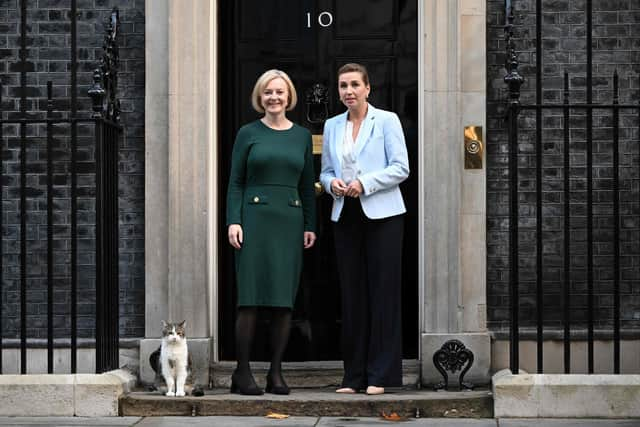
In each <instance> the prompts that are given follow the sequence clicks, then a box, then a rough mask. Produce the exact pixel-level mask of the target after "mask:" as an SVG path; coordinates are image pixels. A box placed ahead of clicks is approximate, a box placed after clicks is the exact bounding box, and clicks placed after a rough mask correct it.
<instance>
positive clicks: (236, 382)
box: [230, 371, 264, 396]
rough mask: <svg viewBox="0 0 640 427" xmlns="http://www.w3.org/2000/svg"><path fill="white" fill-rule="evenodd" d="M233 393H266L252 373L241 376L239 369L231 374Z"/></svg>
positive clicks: (258, 394) (250, 394)
mask: <svg viewBox="0 0 640 427" xmlns="http://www.w3.org/2000/svg"><path fill="white" fill-rule="evenodd" d="M230 391H231V393H237V394H245V395H249V396H260V395H261V394H264V392H263V391H262V389H261V388H260V387H258V385H257V384H256V381H255V380H254V379H253V376H252V375H251V374H248V376H245V377H241V376H240V375H239V374H238V371H233V374H232V375H231V390H230Z"/></svg>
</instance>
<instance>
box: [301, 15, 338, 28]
mask: <svg viewBox="0 0 640 427" xmlns="http://www.w3.org/2000/svg"><path fill="white" fill-rule="evenodd" d="M331 24H333V15H332V14H331V12H326V11H325V12H321V13H320V14H319V15H318V25H320V26H321V27H329V26H331ZM307 28H311V14H310V13H309V12H307Z"/></svg>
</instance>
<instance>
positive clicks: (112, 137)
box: [88, 9, 120, 373]
mask: <svg viewBox="0 0 640 427" xmlns="http://www.w3.org/2000/svg"><path fill="white" fill-rule="evenodd" d="M105 32H106V34H105V37H104V45H103V55H102V59H101V62H100V68H98V69H96V70H95V71H94V75H93V86H92V87H91V88H90V89H89V91H88V95H89V96H90V97H91V100H92V103H93V107H92V109H93V116H92V117H93V118H94V119H95V136H96V372H98V373H100V372H105V371H108V370H110V369H116V368H117V367H118V357H119V322H118V319H119V301H118V298H119V284H118V136H119V133H118V132H119V129H118V125H117V122H118V119H119V114H120V105H119V101H118V99H117V97H116V89H117V82H118V80H117V79H118V70H117V66H118V60H119V59H118V45H117V44H116V36H117V32H118V11H117V10H116V9H114V10H113V12H112V13H111V19H110V21H109V25H108V26H107V28H106V31H105ZM105 101H106V102H105Z"/></svg>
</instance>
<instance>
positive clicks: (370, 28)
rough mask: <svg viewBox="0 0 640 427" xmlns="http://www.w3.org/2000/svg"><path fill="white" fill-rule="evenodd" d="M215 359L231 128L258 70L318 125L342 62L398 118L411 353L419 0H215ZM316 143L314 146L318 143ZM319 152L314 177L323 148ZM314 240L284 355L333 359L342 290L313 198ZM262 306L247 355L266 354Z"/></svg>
mask: <svg viewBox="0 0 640 427" xmlns="http://www.w3.org/2000/svg"><path fill="white" fill-rule="evenodd" d="M219 4H220V23H219V24H220V31H221V33H220V41H221V56H220V58H219V59H220V61H219V63H220V65H221V67H222V69H221V73H220V88H221V98H220V100H219V101H220V111H221V115H220V119H221V120H220V144H219V147H220V151H219V153H218V154H219V165H220V167H219V170H220V177H219V178H220V181H219V182H220V188H219V194H220V202H221V209H220V218H219V220H220V224H221V228H220V236H221V238H220V243H219V245H220V246H219V253H220V258H219V272H220V276H219V277H220V279H219V297H220V298H219V301H220V304H219V320H220V322H219V324H220V330H219V336H220V347H219V351H220V359H221V360H232V359H234V321H235V307H236V299H235V284H234V280H235V277H234V271H233V251H232V249H231V247H230V246H229V244H228V243H227V242H226V235H227V233H226V227H225V226H224V225H225V218H224V212H225V209H226V203H225V197H226V188H227V183H228V177H229V166H230V160H231V151H232V147H233V142H234V138H235V133H236V131H237V130H238V128H239V127H240V126H241V125H243V124H245V123H247V122H250V121H252V120H255V119H257V118H258V117H259V115H258V114H257V113H256V112H255V111H253V109H252V108H251V102H250V94H251V91H252V89H253V85H254V84H255V81H256V79H257V78H258V77H259V76H260V75H261V74H262V73H263V72H264V71H266V70H267V69H270V68H278V69H281V70H284V71H285V72H286V73H287V74H289V76H290V77H291V79H292V80H293V83H294V85H295V86H296V89H297V92H298V105H297V107H296V108H295V110H293V111H291V112H290V113H289V114H288V117H289V118H290V119H291V120H293V121H295V122H296V123H298V124H300V125H302V126H306V127H308V128H309V129H310V130H311V131H312V133H313V134H316V135H320V134H322V121H323V120H322V119H323V118H326V117H325V116H326V115H328V117H331V116H333V115H335V114H338V113H341V112H343V111H344V110H345V108H344V107H343V106H342V104H341V103H340V101H339V99H338V96H337V83H336V81H337V76H336V71H337V69H338V68H339V67H340V66H341V65H342V64H345V63H347V62H358V63H362V64H364V65H365V66H366V67H367V68H368V70H369V76H370V80H371V95H370V97H369V101H370V102H371V104H373V105H374V106H376V107H378V108H382V109H386V110H391V111H394V112H396V113H397V114H398V115H399V116H400V119H401V121H402V124H403V126H404V131H405V137H406V140H407V148H408V151H409V161H410V167H411V176H410V178H409V179H408V180H407V181H406V182H405V183H404V184H403V186H402V190H403V195H404V199H405V203H406V205H407V211H408V213H407V216H406V222H405V224H406V225H405V235H404V242H405V243H404V252H403V283H402V292H403V328H404V329H403V332H404V343H403V356H404V358H417V357H418V222H417V218H418V215H417V214H418V191H417V190H418V184H417V183H418V180H417V170H418V161H417V160H418V158H417V157H418V120H417V119H418V80H417V79H418V65H417V0H348V1H345V0H340V1H339V0H235V1H224V2H220V3H219ZM316 84H320V85H322V86H324V87H326V88H327V89H328V102H327V104H326V113H325V110H324V108H323V105H311V104H308V103H307V102H306V101H307V99H306V94H307V92H308V91H309V89H310V88H311V87H312V86H314V85H316ZM318 148H320V147H318ZM315 158H316V165H315V166H316V176H317V175H318V174H319V172H320V155H319V154H317V155H316V156H315ZM317 206H318V220H319V224H318V241H317V244H316V246H315V248H313V249H312V250H309V251H307V252H306V254H305V267H304V271H303V277H302V280H301V284H300V290H299V292H298V298H297V301H296V305H295V308H294V322H293V328H292V331H291V339H290V341H289V345H288V348H287V352H286V354H285V360H290V361H294V360H296V361H301V360H339V359H340V358H341V357H340V345H339V343H340V339H339V337H340V309H339V307H340V292H339V283H338V277H337V274H336V266H335V255H334V251H333V238H332V230H331V222H330V220H329V212H330V208H331V199H330V197H329V196H327V195H326V194H323V195H320V196H319V197H318V198H317ZM268 319H269V316H268V312H267V311H265V313H264V316H261V318H260V322H259V325H258V329H257V332H256V339H255V344H254V356H253V357H252V359H253V360H269V342H268V341H269V340H268V336H269V334H268V329H267V328H268Z"/></svg>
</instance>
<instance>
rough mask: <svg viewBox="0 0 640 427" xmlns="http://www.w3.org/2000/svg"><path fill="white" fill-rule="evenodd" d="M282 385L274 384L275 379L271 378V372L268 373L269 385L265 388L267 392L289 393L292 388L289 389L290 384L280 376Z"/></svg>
mask: <svg viewBox="0 0 640 427" xmlns="http://www.w3.org/2000/svg"><path fill="white" fill-rule="evenodd" d="M280 380H281V382H282V385H274V384H273V380H272V379H271V373H268V374H267V387H266V388H265V389H264V391H265V392H267V393H273V394H289V393H290V392H291V390H289V386H288V385H287V384H286V383H285V382H284V378H282V376H281V377H280Z"/></svg>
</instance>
